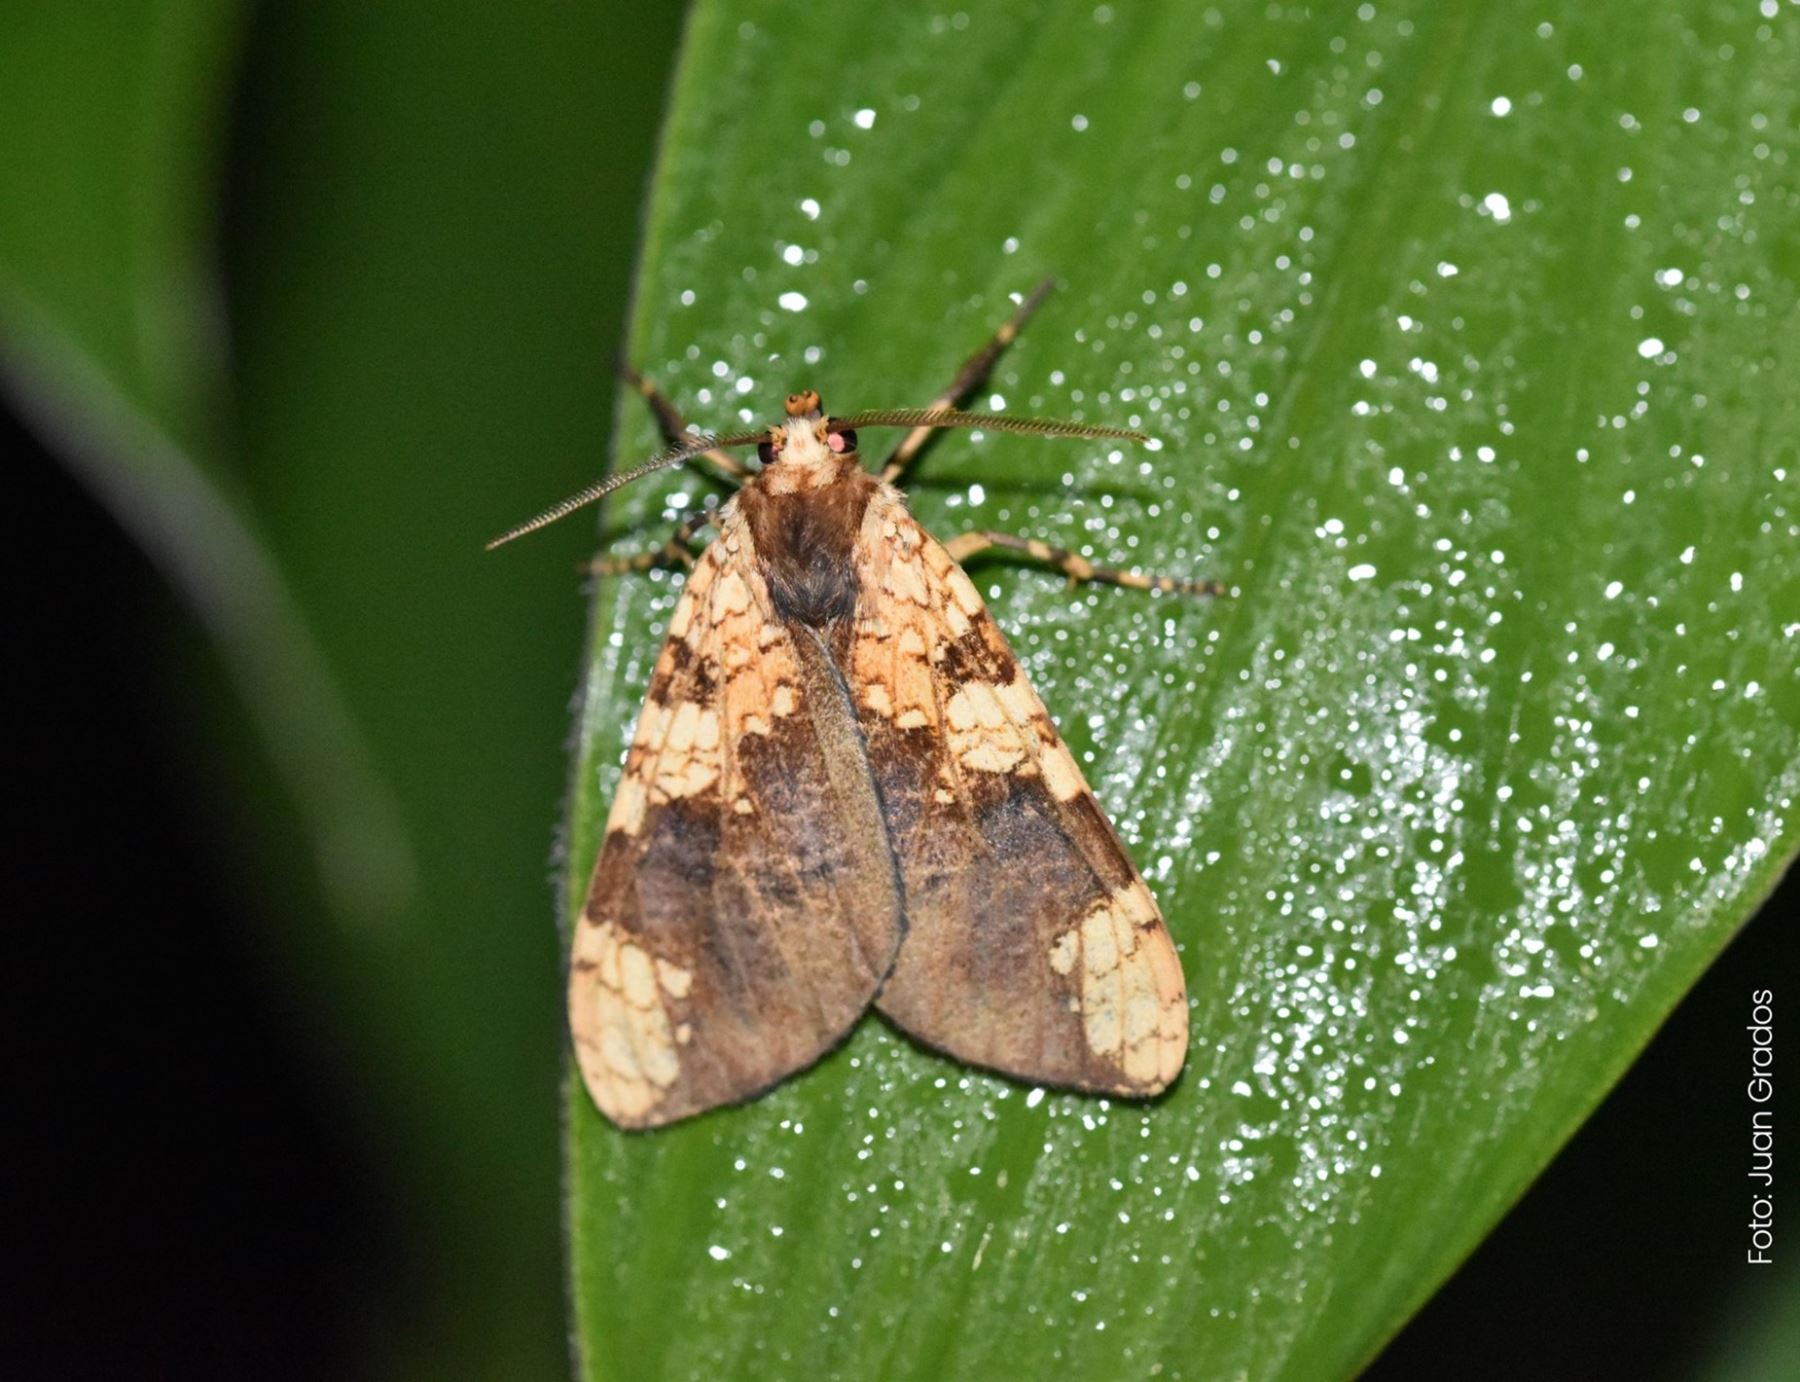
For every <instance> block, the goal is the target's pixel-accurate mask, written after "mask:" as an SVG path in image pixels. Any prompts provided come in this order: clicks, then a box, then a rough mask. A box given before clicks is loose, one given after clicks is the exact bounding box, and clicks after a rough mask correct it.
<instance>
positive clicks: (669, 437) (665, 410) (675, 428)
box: [619, 361, 750, 480]
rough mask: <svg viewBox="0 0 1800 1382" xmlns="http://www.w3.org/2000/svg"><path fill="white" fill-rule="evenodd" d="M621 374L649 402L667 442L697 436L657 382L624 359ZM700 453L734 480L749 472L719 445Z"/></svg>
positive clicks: (670, 442) (680, 440)
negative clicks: (649, 378)
mask: <svg viewBox="0 0 1800 1382" xmlns="http://www.w3.org/2000/svg"><path fill="white" fill-rule="evenodd" d="M619 375H620V377H621V378H623V379H624V380H625V382H626V383H627V384H629V385H631V387H632V388H633V389H635V390H637V392H638V394H639V395H640V396H641V397H642V398H643V400H644V402H646V403H648V404H649V405H650V411H651V412H652V413H654V414H656V425H657V427H659V428H660V429H661V430H662V434H663V440H664V441H666V442H667V443H669V445H671V446H673V445H675V443H677V442H682V441H687V440H689V439H690V438H691V437H692V436H693V435H694V434H693V433H692V432H690V431H688V429H687V419H685V418H684V417H682V415H681V409H679V408H677V407H676V406H675V405H674V404H673V403H671V402H670V401H669V399H668V396H667V395H666V394H664V393H663V391H662V390H661V389H659V388H657V387H656V385H655V384H653V383H652V382H651V381H650V380H648V379H646V378H644V376H643V375H641V374H639V373H638V372H637V371H636V370H635V369H633V368H632V367H631V366H630V365H628V364H626V363H624V362H623V361H621V362H620V363H619ZM700 454H701V455H702V456H704V457H705V458H706V459H707V460H709V461H711V462H712V463H713V464H714V465H716V466H717V467H718V468H719V469H720V470H722V471H724V472H725V473H726V474H727V475H729V476H730V477H731V478H732V479H734V480H742V479H744V478H745V477H747V476H748V475H749V474H750V472H749V471H747V470H745V469H744V467H743V466H741V465H739V464H738V463H737V462H736V461H734V460H733V459H732V458H731V457H730V456H728V455H726V454H725V452H723V451H720V450H717V449H716V448H715V449H714V450H711V451H702V452H701V453H700Z"/></svg>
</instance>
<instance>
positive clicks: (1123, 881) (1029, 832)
mask: <svg viewBox="0 0 1800 1382" xmlns="http://www.w3.org/2000/svg"><path fill="white" fill-rule="evenodd" d="M856 562H857V583H858V604H857V609H856V615H855V619H854V625H853V628H852V629H851V630H850V631H849V632H848V633H847V634H846V635H845V637H844V641H843V642H842V643H841V645H840V647H839V649H838V652H837V656H838V658H839V660H840V663H841V665H843V666H844V667H845V668H846V669H847V680H848V682H849V684H850V688H851V694H852V697H853V698H854V700H855V703H856V709H857V715H858V718H859V720H860V722H861V725H862V729H863V735H864V739H865V741H866V744H867V752H868V758H869V763H870V766H871V768H872V769H873V771H874V775H875V780H876V785H877V787H878V789H879V792H880V796H881V801H882V806H883V814H884V817H885V819H886V822H887V829H888V837H889V841H890V844H891V847H892V849H893V851H894V854H895V857H896V859H897V860H898V863H899V868H900V872H901V876H902V879H903V882H904V888H905V897H906V915H907V933H906V937H905V940H904V942H903V943H902V945H901V948H900V954H899V957H898V959H897V960H896V962H895V966H894V972H893V974H892V976H891V977H890V978H889V980H888V982H887V984H886V986H885V987H884V988H883V989H882V991H881V994H880V996H879V997H878V998H877V1000H876V1002H877V1006H878V1007H879V1008H880V1009H881V1011H882V1012H884V1013H886V1014H887V1015H888V1016H889V1017H890V1018H892V1019H893V1020H894V1021H895V1022H896V1023H898V1024H899V1025H900V1026H901V1027H903V1028H904V1029H905V1030H907V1031H908V1032H911V1033H912V1034H913V1035H914V1036H916V1037H918V1038H919V1039H920V1040H922V1041H924V1042H926V1043H928V1044H929V1045H931V1046H935V1047H938V1048H939V1049H941V1050H943V1051H946V1052H948V1053H949V1054H951V1055H953V1056H955V1057H957V1058H959V1059H961V1060H964V1061H968V1062H970V1063H971V1064H975V1065H983V1066H987V1067H990V1068H992V1069H995V1070H999V1071H1002V1072H1004V1073H1006V1074H1009V1075H1012V1076H1015V1077H1017V1078H1020V1079H1026V1080H1032V1081H1036V1082H1042V1083H1047V1084H1055V1085H1065V1086H1070V1087H1073V1088H1077V1089H1084V1090H1090V1091H1095V1092H1105V1093H1115V1094H1128V1095H1145V1094H1154V1093H1156V1092H1158V1091H1160V1090H1161V1089H1163V1088H1164V1087H1166V1086H1167V1085H1168V1084H1169V1082H1170V1081H1171V1080H1173V1079H1174V1078H1175V1076H1176V1074H1177V1073H1178V1072H1179V1071H1180V1069H1181V1064H1182V1060H1183V1058H1184V1056H1185V1054H1186V1051H1187V1025H1188V1024H1187V990H1186V986H1185V984H1184V982H1183V979H1182V973H1181V963H1180V961H1179V959H1178V958H1177V956H1176V954H1175V947H1174V945H1173V943H1172V942H1171V941H1170V939H1169V933H1168V931H1167V930H1166V929H1165V927H1164V926H1163V921H1162V916H1161V914H1160V913H1159V912H1158V910H1157V907H1156V903H1155V902H1154V900H1152V898H1151V896H1150V893H1149V891H1148V889H1146V888H1145V886H1144V882H1143V879H1142V878H1141V877H1139V875H1138V872H1137V870H1136V869H1135V868H1134V867H1133V866H1132V863H1131V860H1130V859H1129V858H1128V857H1127V856H1126V854H1125V851H1124V849H1123V847H1122V846H1121V845H1120V844H1119V840H1118V837H1117V836H1116V835H1115V834H1114V833H1113V829H1112V826H1111V824H1110V823H1109V822H1108V821H1107V819H1106V817H1105V816H1104V815H1103V814H1102V813H1101V810H1100V807H1099V805H1098V803H1096V802H1095V800H1094V796H1093V793H1092V792H1090V791H1089V790H1088V786H1087V783H1086V781H1085V780H1084V779H1083V778H1082V775H1081V770H1080V769H1079V768H1078V767H1077V766H1076V764H1075V760H1074V758H1073V757H1072V756H1071V755H1070V753H1069V750H1068V748H1067V747H1066V746H1065V745H1064V744H1063V742H1062V739H1061V738H1060V736H1059V735H1058V734H1057V732H1056V729H1055V727H1054V726H1053V725H1052V724H1051V723H1050V717H1049V715H1048V714H1047V713H1046V712H1045V710H1044V707H1043V703H1042V702H1041V701H1039V699H1038V697H1037V693H1036V692H1034V691H1033V690H1032V689H1031V686H1030V684H1029V683H1028V682H1027V681H1026V679H1025V674H1024V672H1023V670H1022V669H1021V668H1020V667H1019V664H1018V662H1017V660H1016V659H1015V658H1014V657H1013V654H1012V651H1011V649H1009V648H1008V646H1007V643H1006V639H1005V638H1004V637H1003V636H1002V634H1001V633H1000V630H999V629H998V628H997V627H996V626H995V624H994V621H993V619H992V618H991V617H990V616H989V615H988V613H987V610H986V608H985V607H984V606H983V604H982V601H981V597H980V595H979V594H978V593H977V591H976V589H975V587H974V585H973V584H972V583H971V582H970V580H969V578H968V577H967V576H966V575H964V574H963V571H962V569H961V568H960V567H958V566H957V565H956V563H955V562H954V561H953V560H952V559H951V557H950V555H949V553H948V552H946V551H945V550H944V548H943V547H942V546H941V545H940V544H939V543H938V542H936V541H935V540H933V539H932V538H931V537H930V536H929V535H928V534H927V533H926V532H925V531H924V530H923V529H922V528H921V527H920V526H919V525H918V523H917V522H916V521H915V520H914V519H913V518H912V517H911V516H910V515H909V514H908V513H907V512H906V509H905V507H904V504H903V502H902V500H901V498H900V496H899V494H898V492H897V491H894V490H892V489H887V488H885V487H884V489H883V491H882V492H881V493H880V494H878V495H877V496H876V497H875V499H874V500H873V501H872V502H871V503H870V505H869V508H868V510H867V512H866V514H865V516H864V521H863V526H862V530H861V534H860V536H859V540H858V545H857V553H856Z"/></svg>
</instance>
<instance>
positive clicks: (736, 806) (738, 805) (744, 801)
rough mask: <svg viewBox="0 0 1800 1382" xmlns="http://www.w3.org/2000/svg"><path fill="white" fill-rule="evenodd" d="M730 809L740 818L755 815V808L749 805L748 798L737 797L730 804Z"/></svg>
mask: <svg viewBox="0 0 1800 1382" xmlns="http://www.w3.org/2000/svg"><path fill="white" fill-rule="evenodd" d="M731 809H732V810H733V811H735V812H737V814H738V815H740V816H750V815H754V814H755V813H756V807H755V806H753V805H752V804H751V802H750V798H749V797H739V798H738V799H737V800H736V801H734V802H732V803H731Z"/></svg>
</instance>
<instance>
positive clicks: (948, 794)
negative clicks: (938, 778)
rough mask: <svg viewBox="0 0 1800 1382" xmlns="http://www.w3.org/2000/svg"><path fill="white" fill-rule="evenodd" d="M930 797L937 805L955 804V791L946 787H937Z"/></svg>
mask: <svg viewBox="0 0 1800 1382" xmlns="http://www.w3.org/2000/svg"><path fill="white" fill-rule="evenodd" d="M931 799H932V800H933V801H935V802H936V803H937V804H938V805H939V806H953V805H955V804H956V793H955V792H952V791H951V790H950V789H949V788H948V787H939V788H938V789H937V790H936V791H934V792H933V793H932V794H931Z"/></svg>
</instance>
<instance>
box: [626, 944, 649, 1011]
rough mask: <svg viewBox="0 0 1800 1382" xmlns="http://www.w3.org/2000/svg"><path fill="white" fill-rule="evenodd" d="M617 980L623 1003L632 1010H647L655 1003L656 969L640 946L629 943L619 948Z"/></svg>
mask: <svg viewBox="0 0 1800 1382" xmlns="http://www.w3.org/2000/svg"><path fill="white" fill-rule="evenodd" d="M619 978H620V979H621V980H622V981H623V982H622V984H621V989H622V990H623V992H624V994H625V1001H626V1002H627V1003H629V1004H631V1006H632V1007H634V1008H647V1007H649V1006H650V1005H651V1004H652V1003H654V1002H655V1001H656V967H655V965H653V964H652V963H651V962H650V957H649V956H648V955H647V954H645V953H644V950H643V948H642V947H641V946H636V945H631V944H629V943H627V944H624V945H621V946H620V947H619Z"/></svg>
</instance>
